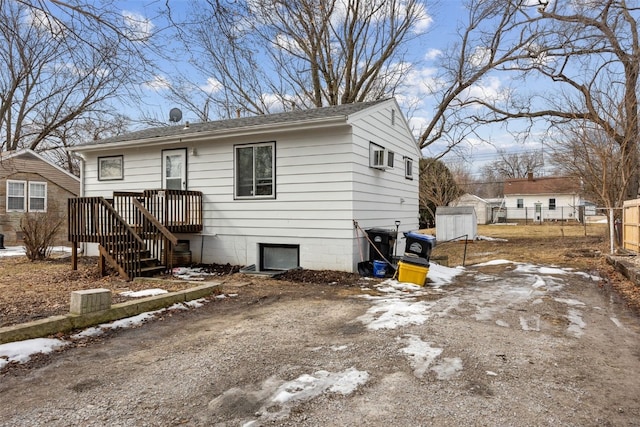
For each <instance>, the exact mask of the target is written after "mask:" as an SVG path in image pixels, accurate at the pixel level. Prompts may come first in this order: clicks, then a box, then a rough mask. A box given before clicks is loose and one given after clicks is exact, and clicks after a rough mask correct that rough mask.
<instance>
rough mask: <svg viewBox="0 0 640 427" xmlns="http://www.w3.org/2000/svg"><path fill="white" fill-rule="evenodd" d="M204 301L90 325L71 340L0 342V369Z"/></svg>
mask: <svg viewBox="0 0 640 427" xmlns="http://www.w3.org/2000/svg"><path fill="white" fill-rule="evenodd" d="M165 292H166V291H165ZM206 301H207V300H206V299H204V298H199V299H196V300H192V301H187V302H184V303H177V304H174V305H172V306H171V307H168V308H165V309H162V310H156V311H149V312H146V313H141V314H138V315H136V316H132V317H127V318H125V319H120V320H116V321H114V322H110V323H103V324H101V325H98V326H94V327H90V328H87V329H84V330H82V331H80V332H78V333H76V334H73V335H71V336H70V337H69V338H70V339H71V341H65V340H61V339H50V338H35V339H30V340H24V341H16V342H11V343H6V344H0V369H2V368H4V367H5V366H6V365H7V364H9V363H11V362H17V363H26V362H28V361H29V360H30V359H31V356H33V355H34V354H38V353H44V354H48V353H51V352H52V351H54V350H57V349H59V348H62V347H65V346H67V345H70V344H71V343H72V341H79V340H83V339H86V338H90V337H96V336H100V335H102V334H104V333H105V332H106V331H107V330H109V329H123V328H134V327H137V326H140V325H142V324H143V323H144V322H147V321H149V320H153V319H154V318H155V317H156V316H157V315H159V314H161V313H163V312H166V311H169V310H188V309H189V308H196V307H200V306H202V305H203V304H205V303H206Z"/></svg>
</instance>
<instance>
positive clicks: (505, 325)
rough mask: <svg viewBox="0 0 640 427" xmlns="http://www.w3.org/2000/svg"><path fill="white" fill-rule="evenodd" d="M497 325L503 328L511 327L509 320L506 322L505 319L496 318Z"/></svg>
mask: <svg viewBox="0 0 640 427" xmlns="http://www.w3.org/2000/svg"><path fill="white" fill-rule="evenodd" d="M496 325H498V326H502V327H503V328H510V327H511V325H509V324H508V323H507V322H505V321H504V320H500V319H498V320H496Z"/></svg>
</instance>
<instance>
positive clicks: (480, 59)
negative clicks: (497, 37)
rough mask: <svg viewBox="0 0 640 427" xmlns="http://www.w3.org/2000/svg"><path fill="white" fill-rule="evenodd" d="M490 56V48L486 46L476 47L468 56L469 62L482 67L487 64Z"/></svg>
mask: <svg viewBox="0 0 640 427" xmlns="http://www.w3.org/2000/svg"><path fill="white" fill-rule="evenodd" d="M490 58H491V49H489V48H486V47H481V46H479V47H477V48H476V49H475V51H474V52H473V54H472V55H471V57H470V58H469V62H470V63H471V65H473V66H474V67H482V66H483V65H485V64H487V62H489V60H490Z"/></svg>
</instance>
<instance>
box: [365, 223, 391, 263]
mask: <svg viewBox="0 0 640 427" xmlns="http://www.w3.org/2000/svg"><path fill="white" fill-rule="evenodd" d="M366 232H367V236H368V237H369V240H370V241H371V242H370V244H369V260H370V261H375V260H379V261H384V259H383V258H382V256H380V254H379V253H378V251H380V252H381V253H382V255H383V256H384V258H386V261H389V262H393V261H392V260H393V249H394V246H395V244H396V231H395V230H386V229H384V228H370V229H369V230H366ZM375 248H377V249H378V251H376V249H375Z"/></svg>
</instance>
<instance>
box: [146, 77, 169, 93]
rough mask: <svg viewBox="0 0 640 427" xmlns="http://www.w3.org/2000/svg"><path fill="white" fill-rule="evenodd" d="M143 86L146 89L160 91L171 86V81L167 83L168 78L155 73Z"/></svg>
mask: <svg viewBox="0 0 640 427" xmlns="http://www.w3.org/2000/svg"><path fill="white" fill-rule="evenodd" d="M144 87H145V88H147V89H151V90H155V91H160V90H163V89H168V88H169V87H171V83H169V80H168V79H167V78H166V77H164V76H160V75H155V76H153V79H152V80H151V81H148V82H146V83H145V84H144Z"/></svg>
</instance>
